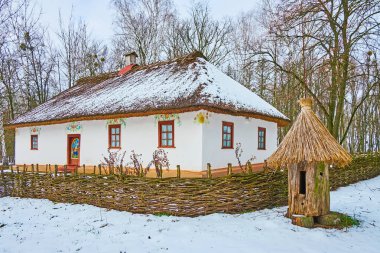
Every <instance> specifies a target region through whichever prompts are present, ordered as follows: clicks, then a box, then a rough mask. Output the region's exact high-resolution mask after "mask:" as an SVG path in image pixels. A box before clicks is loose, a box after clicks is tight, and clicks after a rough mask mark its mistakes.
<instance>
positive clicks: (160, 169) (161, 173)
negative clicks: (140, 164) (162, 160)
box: [160, 164, 162, 178]
mask: <svg viewBox="0 0 380 253" xmlns="http://www.w3.org/2000/svg"><path fill="white" fill-rule="evenodd" d="M160 177H161V178H162V164H160Z"/></svg>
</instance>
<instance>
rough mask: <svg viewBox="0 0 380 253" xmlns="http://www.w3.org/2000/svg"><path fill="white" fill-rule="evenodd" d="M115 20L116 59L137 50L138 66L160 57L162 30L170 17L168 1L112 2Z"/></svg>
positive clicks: (163, 32) (120, 60) (169, 0)
mask: <svg viewBox="0 0 380 253" xmlns="http://www.w3.org/2000/svg"><path fill="white" fill-rule="evenodd" d="M113 5H114V7H115V10H116V14H117V19H116V22H115V25H116V35H115V39H114V45H115V52H114V54H115V55H116V57H115V58H118V57H119V58H118V59H119V66H120V65H122V61H123V59H122V57H120V56H122V55H123V54H125V53H127V52H129V51H136V52H137V53H138V55H139V61H140V63H141V64H143V65H144V64H147V63H152V62H155V61H157V60H160V59H161V58H162V55H161V54H162V51H163V44H164V41H163V40H164V34H165V32H166V31H165V27H166V25H167V22H168V20H169V17H171V16H172V15H173V14H172V12H173V3H172V1H171V0H140V1H136V0H113Z"/></svg>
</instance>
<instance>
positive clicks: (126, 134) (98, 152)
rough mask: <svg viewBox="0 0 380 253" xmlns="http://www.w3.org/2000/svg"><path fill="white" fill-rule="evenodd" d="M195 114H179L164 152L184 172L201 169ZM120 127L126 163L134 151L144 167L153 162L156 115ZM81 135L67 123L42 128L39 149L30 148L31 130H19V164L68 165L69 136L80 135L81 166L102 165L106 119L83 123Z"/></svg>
mask: <svg viewBox="0 0 380 253" xmlns="http://www.w3.org/2000/svg"><path fill="white" fill-rule="evenodd" d="M194 115H195V113H194V112H193V113H183V114H180V122H179V121H178V120H175V124H174V129H175V132H174V134H175V146H176V148H167V149H165V150H166V152H167V153H168V158H169V161H170V163H171V165H172V167H173V168H175V166H176V165H177V164H180V165H181V167H182V168H183V169H196V168H199V169H200V168H201V166H202V138H201V136H202V126H201V125H198V124H195V123H194ZM125 122H126V125H125V126H124V125H123V124H122V125H121V147H122V151H124V150H125V151H127V153H126V158H125V160H126V161H130V159H129V156H130V154H131V151H132V150H134V151H135V152H136V153H137V154H142V161H143V164H144V165H146V164H147V163H148V162H149V161H150V160H151V159H152V154H153V152H154V150H156V149H157V148H158V124H157V122H156V120H155V118H154V116H148V117H136V118H127V119H125ZM80 123H81V126H82V129H81V131H79V132H68V131H67V130H66V126H67V125H68V124H67V123H66V124H56V125H48V126H39V128H40V133H39V137H38V150H31V149H30V135H31V133H30V128H29V127H25V128H18V129H17V130H16V148H15V150H16V163H17V164H31V163H34V164H36V163H39V164H66V163H67V135H68V134H77V133H78V134H80V135H81V149H80V163H81V164H88V165H96V164H99V163H100V162H101V160H102V158H103V157H104V156H106V155H107V153H108V152H107V149H108V127H107V121H106V120H92V121H81V122H80Z"/></svg>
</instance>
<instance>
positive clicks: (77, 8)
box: [35, 0, 261, 43]
mask: <svg viewBox="0 0 380 253" xmlns="http://www.w3.org/2000/svg"><path fill="white" fill-rule="evenodd" d="M35 1H37V7H41V8H42V15H41V21H42V22H43V23H44V24H46V25H48V26H49V29H50V31H51V32H52V33H54V32H55V31H57V30H58V13H59V10H61V13H62V17H63V18H64V20H67V19H68V17H69V16H70V12H71V8H72V6H73V7H74V16H75V17H76V18H79V17H81V18H82V19H83V20H84V21H85V22H86V23H87V25H88V28H89V30H90V31H91V34H92V35H93V36H94V37H95V38H97V39H101V40H103V41H105V42H106V43H108V42H109V41H110V38H111V36H112V34H113V27H112V21H113V17H114V16H115V13H114V12H113V10H112V6H111V4H110V0H35ZM192 1H193V0H174V2H175V4H176V6H177V8H178V11H179V12H180V13H181V15H186V14H187V13H188V9H189V7H190V6H191V3H192ZM259 2H261V1H260V0H209V1H208V3H209V5H210V7H211V9H212V14H213V16H214V17H216V18H222V17H224V16H235V15H238V14H239V13H241V12H244V11H248V10H252V9H256V8H258V3H259ZM53 39H54V38H53Z"/></svg>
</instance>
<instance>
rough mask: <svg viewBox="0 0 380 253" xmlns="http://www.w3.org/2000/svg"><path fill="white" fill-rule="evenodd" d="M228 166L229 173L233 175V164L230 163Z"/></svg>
mask: <svg viewBox="0 0 380 253" xmlns="http://www.w3.org/2000/svg"><path fill="white" fill-rule="evenodd" d="M227 166H228V170H227V175H228V176H231V175H232V164H231V163H229V164H228V165H227Z"/></svg>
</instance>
